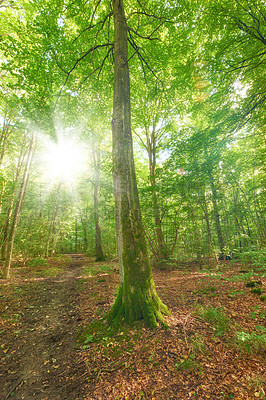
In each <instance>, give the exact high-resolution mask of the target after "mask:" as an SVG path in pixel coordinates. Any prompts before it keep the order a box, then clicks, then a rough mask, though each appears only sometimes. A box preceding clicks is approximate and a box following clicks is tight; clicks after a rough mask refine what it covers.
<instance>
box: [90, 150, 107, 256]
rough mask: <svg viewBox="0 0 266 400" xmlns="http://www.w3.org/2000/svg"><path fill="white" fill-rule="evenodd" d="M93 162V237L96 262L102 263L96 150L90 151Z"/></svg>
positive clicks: (98, 160) (98, 163) (98, 175)
mask: <svg viewBox="0 0 266 400" xmlns="http://www.w3.org/2000/svg"><path fill="white" fill-rule="evenodd" d="M92 156H93V162H94V196H93V199H94V224H95V236H96V238H95V239H96V261H104V260H105V257H104V254H103V248H102V234H101V226H100V215H99V188H100V155H99V152H98V151H97V150H95V149H94V148H93V150H92Z"/></svg>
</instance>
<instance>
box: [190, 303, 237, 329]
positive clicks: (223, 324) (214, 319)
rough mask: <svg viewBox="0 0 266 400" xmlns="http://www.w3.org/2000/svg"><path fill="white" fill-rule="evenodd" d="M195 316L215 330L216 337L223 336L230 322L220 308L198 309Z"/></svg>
mask: <svg viewBox="0 0 266 400" xmlns="http://www.w3.org/2000/svg"><path fill="white" fill-rule="evenodd" d="M196 314H197V315H198V316H199V317H200V318H202V319H203V320H204V321H206V322H208V323H209V324H210V325H212V326H213V328H214V329H215V333H216V335H217V336H223V335H224V334H225V333H226V332H227V330H228V329H229V327H230V320H229V318H228V317H227V315H226V314H225V312H224V309H223V308H222V307H202V306H201V307H198V308H197V310H196Z"/></svg>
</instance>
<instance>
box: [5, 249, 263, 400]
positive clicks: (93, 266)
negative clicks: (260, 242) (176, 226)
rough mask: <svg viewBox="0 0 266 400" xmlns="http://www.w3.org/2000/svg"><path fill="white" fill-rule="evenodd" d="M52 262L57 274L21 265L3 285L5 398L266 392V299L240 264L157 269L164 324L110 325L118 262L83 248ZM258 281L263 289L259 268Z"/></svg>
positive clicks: (249, 397) (246, 396) (249, 396)
mask: <svg viewBox="0 0 266 400" xmlns="http://www.w3.org/2000/svg"><path fill="white" fill-rule="evenodd" d="M49 263H50V265H51V266H52V267H53V268H54V267H56V268H58V271H59V273H58V275H57V276H56V277H55V276H53V277H49V274H47V266H46V273H45V274H43V275H42V271H38V278H36V276H34V271H32V270H29V269H24V270H19V269H16V270H15V271H14V272H16V275H15V278H13V279H12V280H11V281H9V282H8V281H4V280H2V282H1V283H2V285H1V287H0V296H1V319H0V335H1V346H0V351H1V356H0V358H1V364H2V368H1V370H0V387H1V388H3V390H2V391H3V393H4V397H3V399H9V398H10V399H11V398H13V399H19V400H22V399H27V400H28V399H31V398H35V399H39V400H51V399H53V400H56V399H60V400H64V399H67V400H72V399H73V400H77V399H86V400H94V399H95V400H101V399H102V400H108V399H110V400H111V399H113V400H116V399H124V400H126V399H156V400H157V399H158V400H160V399H178V400H183V399H184V400H185V399H212V400H216V399H217V400H218V399H219V400H220V399H221V400H222V399H235V400H240V399H241V400H254V399H255V398H258V399H265V396H266V395H265V393H266V388H265V349H266V345H265V331H264V330H263V328H264V326H265V314H266V313H265V302H263V301H261V300H260V296H259V295H257V294H254V293H251V290H250V288H248V287H247V286H246V282H247V279H248V278H247V277H244V278H243V276H242V275H241V274H240V273H239V272H240V270H241V265H239V264H237V263H231V262H223V263H220V266H219V271H217V270H214V271H212V270H208V269H206V270H204V269H203V270H199V268H197V266H195V265H194V264H193V265H189V264H188V265H186V266H185V267H184V266H183V265H182V266H179V265H178V264H177V265H176V266H175V268H173V270H172V271H166V270H164V271H154V280H155V283H156V288H157V291H158V294H159V296H160V297H161V299H162V300H163V301H164V303H165V304H167V306H168V308H169V309H170V310H171V315H170V316H169V317H165V321H166V322H167V324H168V329H166V328H165V327H163V326H159V327H158V329H157V330H150V329H148V328H147V327H146V326H145V325H143V324H142V323H141V322H140V323H137V324H136V325H135V326H126V325H124V324H123V323H121V326H120V328H119V329H118V330H117V331H112V330H111V329H109V328H108V326H106V325H105V323H104V322H103V321H102V320H101V319H102V317H104V315H105V314H106V312H108V310H109V309H110V307H111V305H112V303H113V301H114V299H115V296H116V293H117V287H118V283H119V271H118V267H117V264H116V263H114V262H111V263H107V262H105V263H95V262H93V261H92V260H91V259H89V258H87V257H84V256H82V255H76V256H73V255H72V256H68V257H66V258H65V259H64V261H61V262H58V261H57V260H56V259H55V260H49ZM255 278H256V280H258V279H259V280H260V282H262V287H264V285H265V278H264V276H263V274H262V273H261V275H256V276H255ZM241 332H243V334H242V336H241ZM241 338H243V340H241ZM255 344H256V345H255Z"/></svg>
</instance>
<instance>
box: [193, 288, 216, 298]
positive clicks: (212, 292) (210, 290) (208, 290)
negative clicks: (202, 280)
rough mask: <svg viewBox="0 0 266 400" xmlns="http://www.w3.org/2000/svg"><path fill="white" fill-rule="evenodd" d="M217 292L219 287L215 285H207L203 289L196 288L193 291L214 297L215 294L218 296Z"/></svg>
mask: <svg viewBox="0 0 266 400" xmlns="http://www.w3.org/2000/svg"><path fill="white" fill-rule="evenodd" d="M216 292H217V288H216V287H214V286H207V287H205V288H202V289H198V290H194V291H193V292H192V293H193V294H200V295H203V294H204V295H207V296H210V297H214V296H218V293H216Z"/></svg>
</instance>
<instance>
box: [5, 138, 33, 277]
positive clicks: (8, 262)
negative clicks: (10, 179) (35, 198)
mask: <svg viewBox="0 0 266 400" xmlns="http://www.w3.org/2000/svg"><path fill="white" fill-rule="evenodd" d="M34 145H35V135H34V134H33V135H32V138H31V142H30V148H29V151H28V156H27V160H26V165H25V169H24V173H23V179H22V182H21V185H20V190H19V195H18V199H17V203H16V208H15V211H14V215H13V221H12V225H11V227H10V232H9V237H8V244H7V251H6V258H5V263H4V271H3V275H4V277H5V278H7V279H8V278H10V266H11V259H12V253H13V247H14V240H15V236H16V230H17V226H18V221H19V216H20V211H21V208H22V204H23V200H24V197H25V194H26V191H27V186H28V180H29V171H30V166H31V163H32V157H33V153H34Z"/></svg>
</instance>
